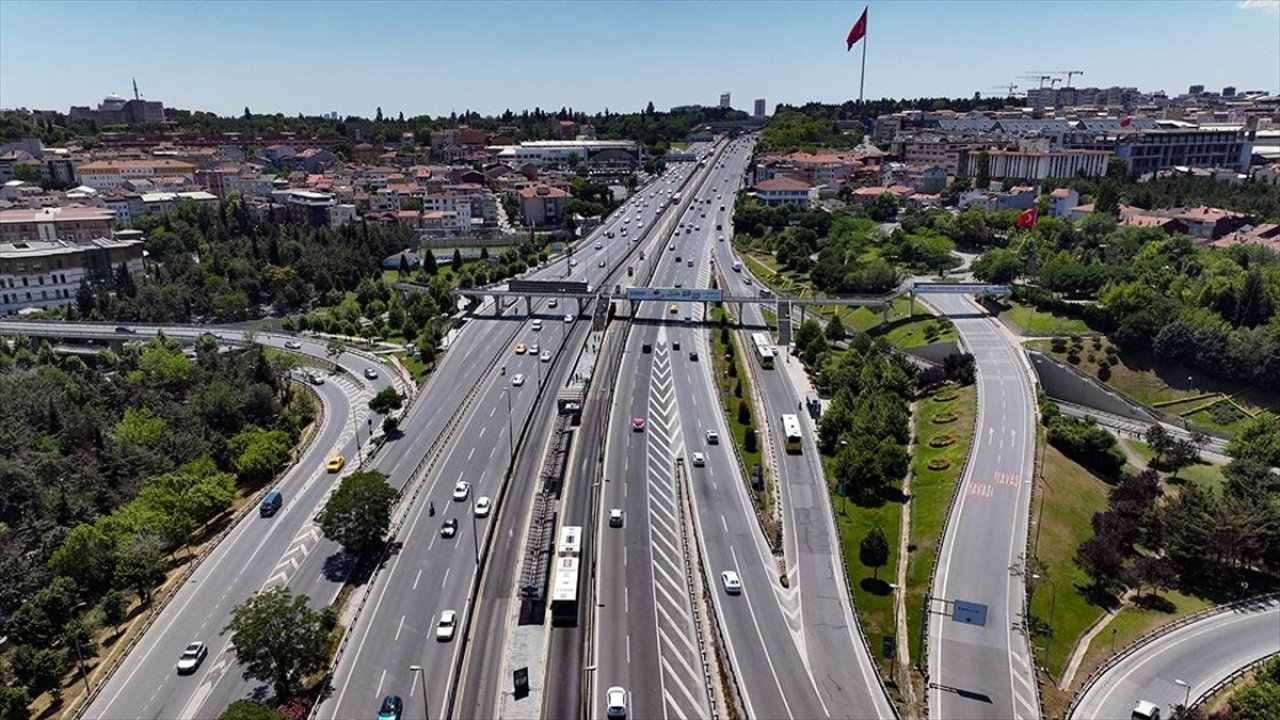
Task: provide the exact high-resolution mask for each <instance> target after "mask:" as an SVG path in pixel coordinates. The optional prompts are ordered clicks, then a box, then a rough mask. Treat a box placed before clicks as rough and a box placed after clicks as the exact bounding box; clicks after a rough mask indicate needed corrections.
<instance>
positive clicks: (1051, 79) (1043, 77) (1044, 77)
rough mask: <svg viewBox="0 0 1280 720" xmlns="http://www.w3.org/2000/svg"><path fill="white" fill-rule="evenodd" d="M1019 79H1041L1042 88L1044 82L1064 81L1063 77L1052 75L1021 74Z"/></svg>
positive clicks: (1041, 87) (1042, 87)
mask: <svg viewBox="0 0 1280 720" xmlns="http://www.w3.org/2000/svg"><path fill="white" fill-rule="evenodd" d="M1018 79H1019V80H1039V81H1040V89H1041V90H1043V89H1044V84H1045V83H1047V82H1050V83H1052V82H1062V79H1061V78H1055V77H1054V76H1052V75H1021V76H1019V77H1018ZM1049 87H1053V85H1050V86H1049Z"/></svg>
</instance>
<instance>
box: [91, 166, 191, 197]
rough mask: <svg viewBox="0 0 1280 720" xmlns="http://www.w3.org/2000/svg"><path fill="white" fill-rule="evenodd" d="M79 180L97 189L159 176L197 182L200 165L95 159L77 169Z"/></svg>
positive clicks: (111, 187)
mask: <svg viewBox="0 0 1280 720" xmlns="http://www.w3.org/2000/svg"><path fill="white" fill-rule="evenodd" d="M76 172H77V175H78V178H77V180H78V182H79V183H80V184H81V185H88V186H89V187H91V188H93V189H95V190H109V189H115V188H119V187H122V186H123V185H124V184H125V182H127V181H129V180H139V179H149V178H153V177H157V176H170V177H180V178H182V179H183V180H184V181H185V182H188V183H193V184H194V183H195V179H196V166H195V165H192V164H191V163H189V162H183V161H181V160H167V159H150V160H95V161H93V162H87V163H85V164H83V165H81V166H80V167H79V168H78V169H77V171H76Z"/></svg>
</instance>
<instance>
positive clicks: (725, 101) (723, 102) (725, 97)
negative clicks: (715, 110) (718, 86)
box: [720, 93, 730, 110]
mask: <svg viewBox="0 0 1280 720" xmlns="http://www.w3.org/2000/svg"><path fill="white" fill-rule="evenodd" d="M729 108H730V105H729V93H720V109H721V110H728V109H729Z"/></svg>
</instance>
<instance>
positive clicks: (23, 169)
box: [13, 162, 40, 183]
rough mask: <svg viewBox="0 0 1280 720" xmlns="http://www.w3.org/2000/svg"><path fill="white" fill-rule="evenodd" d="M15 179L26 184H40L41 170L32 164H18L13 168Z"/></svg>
mask: <svg viewBox="0 0 1280 720" xmlns="http://www.w3.org/2000/svg"><path fill="white" fill-rule="evenodd" d="M13 179H14V180H21V181H22V182H25V183H38V182H40V169H39V168H37V167H36V166H35V165H33V164H31V163H25V162H24V163H18V164H16V165H14V166H13Z"/></svg>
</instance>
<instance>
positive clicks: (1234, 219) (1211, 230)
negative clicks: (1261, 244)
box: [1168, 206, 1253, 240]
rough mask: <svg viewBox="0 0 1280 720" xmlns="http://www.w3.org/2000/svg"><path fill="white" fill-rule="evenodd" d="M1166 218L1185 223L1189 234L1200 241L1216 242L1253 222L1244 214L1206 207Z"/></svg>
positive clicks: (1172, 214) (1169, 214) (1188, 210)
mask: <svg viewBox="0 0 1280 720" xmlns="http://www.w3.org/2000/svg"><path fill="white" fill-rule="evenodd" d="M1168 216H1169V217H1173V218H1176V219H1178V220H1181V221H1182V222H1184V223H1186V225H1187V228H1188V230H1189V234H1190V235H1191V236H1192V237H1194V238H1198V239H1200V240H1217V239H1218V238H1220V237H1222V236H1223V235H1226V234H1227V233H1230V232H1233V231H1235V230H1238V229H1240V228H1241V227H1243V226H1245V225H1248V224H1249V223H1250V222H1252V220H1253V219H1252V218H1250V217H1249V216H1248V215H1245V214H1244V213H1238V212H1234V211H1231V210H1223V209H1221V208H1211V207H1206V206H1200V207H1194V208H1188V209H1186V210H1181V211H1173V212H1171V213H1168Z"/></svg>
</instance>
